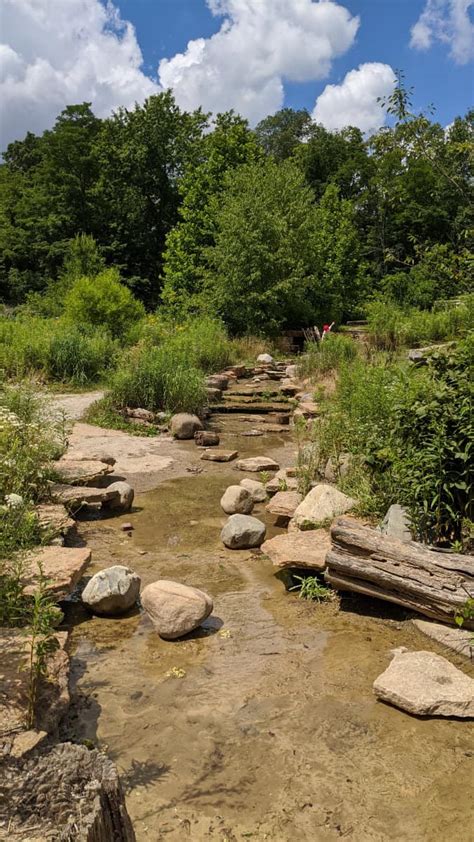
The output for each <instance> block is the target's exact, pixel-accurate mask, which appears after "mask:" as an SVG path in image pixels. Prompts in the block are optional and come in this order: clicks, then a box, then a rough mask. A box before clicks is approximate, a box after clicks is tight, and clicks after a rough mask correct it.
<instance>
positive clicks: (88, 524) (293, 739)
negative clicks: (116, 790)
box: [64, 416, 474, 842]
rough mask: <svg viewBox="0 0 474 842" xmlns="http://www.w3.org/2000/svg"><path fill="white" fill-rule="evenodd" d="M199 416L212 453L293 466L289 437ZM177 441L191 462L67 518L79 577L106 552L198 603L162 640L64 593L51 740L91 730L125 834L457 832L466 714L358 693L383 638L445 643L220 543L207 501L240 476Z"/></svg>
mask: <svg viewBox="0 0 474 842" xmlns="http://www.w3.org/2000/svg"><path fill="white" fill-rule="evenodd" d="M215 423H216V424H217V425H218V426H219V427H220V429H221V445H222V447H224V448H226V449H233V448H235V449H238V450H239V453H240V455H241V456H242V457H245V456H251V455H256V454H260V455H266V456H271V457H273V458H275V459H277V461H279V462H280V463H281V465H282V466H288V465H291V464H294V458H295V456H294V454H295V445H294V443H293V442H292V441H291V436H290V434H288V433H285V434H281V435H275V434H274V433H272V434H265V435H264V436H259V437H255V438H252V437H243V436H242V435H241V433H242V432H243V431H244V430H248V428H249V424H248V423H246V422H245V421H244V420H243V419H242V418H239V417H236V416H235V417H234V416H232V417H221V418H218V419H216V420H215ZM176 447H178V448H179V449H180V452H181V453H183V454H186V455H187V456H188V457H189V460H190V462H191V463H192V464H191V470H190V471H188V472H187V473H185V474H184V475H180V476H179V477H178V478H176V479H165V481H163V482H162V483H161V484H159V485H158V487H157V488H156V489H155V490H153V491H148V492H146V493H139V494H137V495H136V497H135V505H134V511H133V512H132V513H131V514H128V515H126V516H123V517H115V518H110V519H104V520H93V521H83V522H81V523H80V526H79V534H80V538H81V539H82V540H85V541H87V543H88V545H89V546H90V547H91V549H92V552H93V566H92V567H91V569H90V573H94V572H96V571H97V570H98V569H100V568H102V567H105V566H107V565H110V564H114V563H115V564H116V563H123V564H127V565H129V566H130V567H132V568H133V569H135V570H136V571H137V572H138V573H139V574H140V576H141V577H142V586H144V585H146V584H148V583H149V582H152V581H153V580H155V579H158V578H171V579H176V580H178V581H182V582H185V583H186V584H191V585H194V586H196V587H199V588H202V589H204V590H206V591H207V592H209V593H210V594H211V595H212V596H213V598H214V606H215V608H214V613H213V615H212V616H211V617H210V618H209V619H208V620H207V621H206V623H205V624H204V627H203V628H202V629H200V630H199V631H198V632H196V633H195V634H193V635H190V636H188V637H187V638H185V639H183V640H180V641H175V642H165V641H162V640H161V639H160V638H159V637H158V636H157V635H156V633H155V632H154V631H153V629H152V627H151V624H149V622H148V621H147V620H146V618H145V617H144V616H143V615H140V614H139V613H138V612H136V613H134V614H132V615H130V616H128V617H125V618H122V619H116V620H109V619H103V618H91V617H89V616H88V615H86V614H85V613H83V611H82V609H81V608H80V606H79V605H76V606H73V608H72V609H71V610H70V612H69V614H68V617H67V620H68V623H69V625H70V627H71V631H72V635H71V647H72V648H71V654H72V682H73V696H74V701H73V705H72V707H71V711H70V715H69V719H68V721H67V723H66V726H65V734H64V736H68V737H70V738H73V739H75V740H84V739H89V740H93V741H94V742H98V743H99V745H102V746H103V747H104V748H106V750H107V752H108V754H109V755H110V757H111V758H112V759H113V760H114V761H115V762H116V763H117V765H118V767H119V770H120V772H121V775H122V777H123V782H124V785H125V788H126V792H127V806H128V810H129V813H130V816H131V818H132V821H133V824H134V828H135V832H136V835H137V839H138V840H139V842H144V840H147V842H155V840H162V839H163V840H164V839H169V840H176V841H177V842H178V840H179V842H181V840H186V839H190V840H193V842H194V840H196V842H200V840H207V839H215V840H232V842H234V840H243V839H254V840H265V839H268V840H274V842H290V840H292V842H293V840H315V841H316V842H319V840H321V842H323V841H324V840H333V839H338V838H341V837H343V838H350V839H353V840H357V842H365V841H366V840H401V839H403V840H413V842H415V840H416V841H417V842H418V840H435V839H436V840H439V839H449V838H456V839H457V840H458V842H468V840H470V839H471V838H472V836H471V834H472V819H473V818H474V816H473V812H472V806H471V793H470V789H471V784H472V775H473V772H472V769H473V757H474V751H473V741H472V726H470V725H469V723H466V722H458V721H444V720H441V719H439V720H437V719H431V720H426V721H424V720H421V719H417V718H415V717H411V716H408V715H407V714H405V713H403V712H401V711H399V710H397V709H395V708H392V707H389V706H387V705H384V704H382V703H380V702H377V701H376V700H375V697H374V696H373V694H372V682H373V680H374V678H375V677H376V676H377V675H378V674H379V673H381V672H382V671H383V670H384V669H385V667H386V666H387V664H388V662H389V658H390V656H389V650H390V649H392V648H394V647H396V646H400V645H404V646H408V647H410V648H417V649H430V650H435V651H439V652H441V653H442V654H445V653H443V652H442V650H441V649H440V648H438V647H437V645H436V644H434V643H433V642H432V641H431V640H429V639H428V638H426V637H424V636H423V635H421V634H420V633H419V632H418V631H417V630H416V629H415V628H414V627H413V626H412V624H411V623H410V621H407V620H405V619H404V614H403V612H401V611H399V610H398V609H397V608H396V607H394V606H389V605H385V604H382V603H375V602H373V601H371V600H369V599H364V598H363V597H355V596H354V597H347V598H344V599H343V601H342V605H341V610H339V611H338V610H337V608H336V606H335V605H333V604H327V605H316V604H314V603H308V602H305V601H303V600H300V599H299V598H298V596H297V594H295V593H287V592H286V591H285V589H284V586H283V584H282V582H281V581H279V579H278V578H276V577H275V576H274V572H273V568H272V565H271V563H270V562H269V561H268V560H267V559H265V557H264V556H262V555H261V554H259V553H258V552H253V551H239V552H235V551H231V550H227V549H226V548H225V547H224V546H223V545H222V544H221V542H220V540H219V534H220V529H221V527H222V525H223V523H224V522H225V519H226V517H225V515H224V514H223V512H222V511H221V509H220V506H219V500H220V497H221V495H222V493H223V491H224V490H225V488H226V487H227V486H228V485H230V484H232V483H236V482H239V480H240V479H241V478H242V477H243V476H244V474H242V473H241V472H238V471H236V470H235V469H234V468H233V467H232V463H229V464H212V463H206V462H200V461H199V452H198V451H197V448H195V446H194V444H193V443H180V444H176ZM201 467H202V468H203V470H202V472H197V471H199V470H200V468H201ZM253 476H254V478H255V475H253ZM256 478H258V476H257V477H256ZM254 513H255V514H256V516H257V517H260V518H262V519H264V520H265V521H266V522H267V524H268V534H269V535H270V536H271V535H272V534H276V533H277V532H279V531H281V530H280V529H279V528H277V527H275V526H274V524H273V519H272V518H271V517H269V516H267V515H266V514H265V510H264V505H263V504H261V505H259V506H257V507H256V508H255V510H254ZM125 520H126V521H130V522H132V524H133V526H134V531H133V533H132V536H131V537H127V536H126V535H125V534H124V533H123V532H122V531H121V524H122V523H123V522H124V521H125ZM449 657H450V659H451V660H452V661H453V662H454V663H456V665H457V666H460V667H461V668H463V669H466V663H465V661H464V660H463V659H461V657H459V656H456V655H454V654H452V655H450V656H449Z"/></svg>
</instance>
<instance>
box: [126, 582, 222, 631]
mask: <svg viewBox="0 0 474 842" xmlns="http://www.w3.org/2000/svg"><path fill="white" fill-rule="evenodd" d="M141 601H142V605H143V608H144V609H145V611H146V613H147V614H148V616H149V617H150V619H151V621H152V623H153V625H154V627H155V629H156V631H157V632H158V634H159V635H160V637H163V638H164V639H165V640H175V639H176V638H177V637H182V636H183V635H185V634H189V632H191V631H194V629H196V628H197V627H198V626H200V625H201V623H202V622H203V621H204V620H205V619H206V618H207V617H209V614H210V613H211V612H212V609H213V607H214V606H213V603H212V599H211V597H210V596H208V594H206V593H204V591H200V590H198V589H197V588H191V587H189V586H188V585H182V584H180V583H179V582H171V581H169V580H168V579H160V580H158V581H157V582H153V583H152V584H151V585H147V586H146V588H144V590H143V591H142V596H141Z"/></svg>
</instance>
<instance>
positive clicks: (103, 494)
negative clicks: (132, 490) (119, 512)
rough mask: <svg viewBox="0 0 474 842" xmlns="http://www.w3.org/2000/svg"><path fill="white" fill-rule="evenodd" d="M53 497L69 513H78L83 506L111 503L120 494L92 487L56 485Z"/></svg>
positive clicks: (52, 488)
mask: <svg viewBox="0 0 474 842" xmlns="http://www.w3.org/2000/svg"><path fill="white" fill-rule="evenodd" d="M51 496H52V497H53V499H54V500H56V502H58V503H62V504H63V505H64V506H66V508H67V509H68V510H69V511H73V512H75V511H77V510H78V509H80V508H81V506H89V505H92V504H94V505H97V504H102V503H109V502H110V501H113V500H118V499H119V496H120V495H119V492H118V491H116V490H114V489H112V490H109V489H108V488H92V487H91V486H80V485H64V484H62V483H55V484H54V485H52V487H51Z"/></svg>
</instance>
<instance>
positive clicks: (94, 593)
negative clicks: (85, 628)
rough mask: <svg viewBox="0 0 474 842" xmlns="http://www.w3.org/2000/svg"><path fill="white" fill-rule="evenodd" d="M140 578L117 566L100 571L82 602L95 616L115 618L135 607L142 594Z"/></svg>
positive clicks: (84, 593) (85, 590) (87, 589)
mask: <svg viewBox="0 0 474 842" xmlns="http://www.w3.org/2000/svg"><path fill="white" fill-rule="evenodd" d="M140 582H141V580H140V576H137V574H136V573H134V572H133V570H130V568H128V567H123V566H122V565H121V564H115V565H114V566H113V567H107V568H106V569H105V570H100V571H99V573H96V574H95V576H92V579H90V580H89V582H88V583H87V585H86V586H85V588H84V590H83V591H82V601H83V602H84V603H85V605H87V606H88V607H89V608H90V609H91V611H93V613H94V614H103V615H105V616H112V617H113V616H115V615H116V614H123V613H124V612H125V611H128V609H129V608H131V607H132V605H135V603H136V601H137V599H138V596H139V594H140Z"/></svg>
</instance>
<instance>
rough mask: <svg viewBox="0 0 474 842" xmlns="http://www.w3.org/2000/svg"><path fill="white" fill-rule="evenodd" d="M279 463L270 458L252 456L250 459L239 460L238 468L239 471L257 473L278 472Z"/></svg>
mask: <svg viewBox="0 0 474 842" xmlns="http://www.w3.org/2000/svg"><path fill="white" fill-rule="evenodd" d="M279 467H280V466H279V464H278V462H275V460H274V459H270V458H269V457H268V456H252V457H250V458H249V459H239V461H238V462H237V464H236V468H238V470H239V471H250V472H251V473H256V472H257V471H278V468H279Z"/></svg>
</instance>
